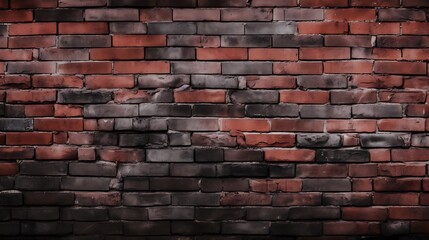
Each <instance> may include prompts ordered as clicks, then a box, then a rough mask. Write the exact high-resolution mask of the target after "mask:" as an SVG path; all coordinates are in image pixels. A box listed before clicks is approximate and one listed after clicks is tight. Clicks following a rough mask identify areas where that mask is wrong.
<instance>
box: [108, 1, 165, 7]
mask: <svg viewBox="0 0 429 240" xmlns="http://www.w3.org/2000/svg"><path fill="white" fill-rule="evenodd" d="M156 2H157V1H156V0H146V1H141V0H108V3H107V4H108V6H109V7H155V6H156Z"/></svg>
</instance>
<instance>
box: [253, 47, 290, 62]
mask: <svg viewBox="0 0 429 240" xmlns="http://www.w3.org/2000/svg"><path fill="white" fill-rule="evenodd" d="M249 60H273V61H298V50H296V49H287V48H272V49H270V48H268V49H267V48H250V49H249Z"/></svg>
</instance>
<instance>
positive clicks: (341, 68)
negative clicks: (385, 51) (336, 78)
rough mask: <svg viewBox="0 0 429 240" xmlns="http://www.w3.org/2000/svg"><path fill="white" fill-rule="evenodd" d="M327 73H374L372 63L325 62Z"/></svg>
mask: <svg viewBox="0 0 429 240" xmlns="http://www.w3.org/2000/svg"><path fill="white" fill-rule="evenodd" d="M324 72H325V73H372V61H350V62H344V61H341V62H325V63H324Z"/></svg>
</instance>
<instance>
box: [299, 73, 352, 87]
mask: <svg viewBox="0 0 429 240" xmlns="http://www.w3.org/2000/svg"><path fill="white" fill-rule="evenodd" d="M347 83H348V77H347V76H344V75H329V74H326V75H322V76H319V75H308V76H298V86H300V87H303V88H305V89H313V88H321V89H335V88H347Z"/></svg>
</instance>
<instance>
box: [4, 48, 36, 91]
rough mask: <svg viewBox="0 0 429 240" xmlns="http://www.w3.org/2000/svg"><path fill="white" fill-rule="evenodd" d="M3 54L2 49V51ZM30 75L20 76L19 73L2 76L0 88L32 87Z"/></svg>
mask: <svg viewBox="0 0 429 240" xmlns="http://www.w3.org/2000/svg"><path fill="white" fill-rule="evenodd" d="M0 54H1V51H0ZM30 86H31V83H30V77H29V76H18V75H7V76H0V88H3V89H11V88H21V89H25V88H30Z"/></svg>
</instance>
